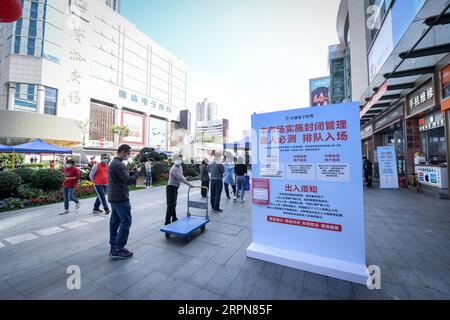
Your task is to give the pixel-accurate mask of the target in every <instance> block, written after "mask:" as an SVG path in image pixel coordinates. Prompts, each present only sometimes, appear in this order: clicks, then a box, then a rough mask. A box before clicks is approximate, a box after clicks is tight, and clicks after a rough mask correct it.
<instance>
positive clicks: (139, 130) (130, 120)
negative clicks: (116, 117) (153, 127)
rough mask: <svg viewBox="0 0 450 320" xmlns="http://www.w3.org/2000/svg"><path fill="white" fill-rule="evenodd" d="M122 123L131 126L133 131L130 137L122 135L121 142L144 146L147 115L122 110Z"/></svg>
mask: <svg viewBox="0 0 450 320" xmlns="http://www.w3.org/2000/svg"><path fill="white" fill-rule="evenodd" d="M121 125H122V126H127V127H128V128H130V130H131V133H130V135H129V136H128V137H122V139H121V143H128V144H130V145H132V146H133V145H137V146H143V145H144V134H145V116H143V115H141V114H138V113H133V112H128V111H122V117H121Z"/></svg>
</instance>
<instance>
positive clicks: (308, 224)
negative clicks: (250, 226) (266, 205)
mask: <svg viewBox="0 0 450 320" xmlns="http://www.w3.org/2000/svg"><path fill="white" fill-rule="evenodd" d="M267 221H269V222H273V223H281V224H289V225H292V226H298V227H304V228H313V229H321V230H327V231H334V232H342V226H341V225H339V224H329V223H323V222H314V221H306V220H298V219H291V218H280V217H274V216H267Z"/></svg>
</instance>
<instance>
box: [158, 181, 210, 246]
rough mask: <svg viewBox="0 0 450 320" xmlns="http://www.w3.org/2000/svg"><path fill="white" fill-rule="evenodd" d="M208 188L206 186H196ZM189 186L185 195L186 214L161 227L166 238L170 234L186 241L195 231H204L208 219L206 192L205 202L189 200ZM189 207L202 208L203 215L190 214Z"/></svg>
mask: <svg viewBox="0 0 450 320" xmlns="http://www.w3.org/2000/svg"><path fill="white" fill-rule="evenodd" d="M198 188H203V189H206V190H209V189H208V188H207V187H198ZM190 192H191V188H189V190H188V196H187V216H186V217H184V218H181V219H180V220H177V221H175V222H172V223H171V224H168V225H167V226H164V227H163V228H161V231H162V232H164V233H165V234H166V238H167V239H169V238H170V236H171V235H174V236H178V237H182V238H184V240H185V241H186V242H189V240H191V238H192V235H193V234H194V233H195V232H196V231H197V230H199V229H200V230H201V231H202V232H203V231H205V228H206V225H207V224H208V222H209V221H210V220H209V214H208V212H209V210H208V192H207V193H206V202H203V201H191V200H190V197H189V196H190ZM190 208H196V209H202V210H205V211H206V215H205V216H198V215H193V214H191V211H190Z"/></svg>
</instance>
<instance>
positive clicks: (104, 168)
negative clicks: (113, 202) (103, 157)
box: [89, 163, 109, 186]
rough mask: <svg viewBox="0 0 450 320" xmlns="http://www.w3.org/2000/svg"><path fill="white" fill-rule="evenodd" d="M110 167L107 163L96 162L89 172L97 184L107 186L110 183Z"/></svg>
mask: <svg viewBox="0 0 450 320" xmlns="http://www.w3.org/2000/svg"><path fill="white" fill-rule="evenodd" d="M108 169H109V166H108V165H107V164H104V163H99V164H95V165H94V166H93V167H92V170H91V172H90V173H89V178H90V179H91V181H92V182H93V183H94V184H95V185H96V186H106V185H108Z"/></svg>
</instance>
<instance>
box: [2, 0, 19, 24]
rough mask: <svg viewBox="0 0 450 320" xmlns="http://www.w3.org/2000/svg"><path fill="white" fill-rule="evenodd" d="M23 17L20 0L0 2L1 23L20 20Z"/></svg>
mask: <svg viewBox="0 0 450 320" xmlns="http://www.w3.org/2000/svg"><path fill="white" fill-rule="evenodd" d="M20 17H22V5H21V4H20V0H1V1H0V22H2V23H8V22H14V21H16V20H19V19H20Z"/></svg>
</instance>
